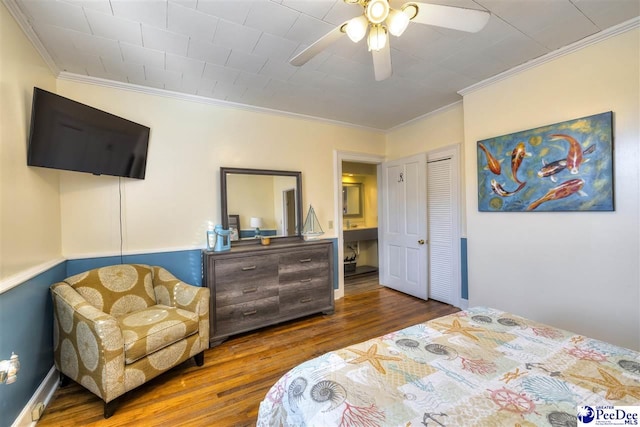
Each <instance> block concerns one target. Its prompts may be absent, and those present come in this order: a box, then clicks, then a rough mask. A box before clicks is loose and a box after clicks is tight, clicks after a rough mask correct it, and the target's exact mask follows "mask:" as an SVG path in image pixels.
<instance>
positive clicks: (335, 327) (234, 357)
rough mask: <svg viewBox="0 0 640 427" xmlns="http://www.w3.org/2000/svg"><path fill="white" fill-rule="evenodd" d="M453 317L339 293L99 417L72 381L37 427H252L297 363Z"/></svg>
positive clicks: (407, 303) (379, 292) (397, 301)
mask: <svg viewBox="0 0 640 427" xmlns="http://www.w3.org/2000/svg"><path fill="white" fill-rule="evenodd" d="M456 311H458V309H457V308H455V307H453V306H450V305H447V304H443V303H440V302H437V301H422V300H419V299H416V298H413V297H411V296H408V295H405V294H402V293H400V292H396V291H393V290H390V289H388V288H384V287H378V288H377V289H374V290H371V291H363V292H360V293H357V294H354V295H347V296H345V297H344V298H342V299H340V300H338V301H336V310H335V313H334V314H332V315H315V316H309V317H306V318H303V319H301V320H296V321H291V322H287V323H283V324H280V325H276V326H271V327H268V328H264V329H261V330H259V331H256V332H252V333H247V334H243V335H239V336H236V337H232V338H231V339H228V340H227V341H225V342H224V343H222V345H220V346H218V347H215V348H212V349H209V350H207V351H206V353H205V364H204V366H202V367H197V366H196V365H195V363H194V362H193V359H190V360H189V361H187V362H185V363H183V364H182V365H180V366H177V367H175V368H174V369H172V370H171V371H169V372H166V373H164V374H162V375H160V376H159V377H157V378H155V379H153V380H152V381H150V382H149V383H147V384H144V385H143V386H141V387H138V388H137V389H135V390H132V391H131V392H129V393H127V394H125V395H124V396H123V397H122V399H121V402H120V404H119V406H118V407H117V409H116V412H115V414H114V415H113V416H112V417H111V418H109V419H106V420H105V419H104V418H103V416H102V410H103V403H102V400H100V399H98V398H97V397H96V396H95V395H94V394H92V393H91V392H89V391H87V390H86V389H84V388H83V387H81V386H79V385H78V384H75V383H73V382H72V384H70V385H68V386H67V387H65V388H62V389H58V390H57V391H56V392H55V394H54V397H53V399H52V401H51V402H50V404H49V406H48V407H47V409H46V411H45V413H44V416H43V417H42V419H41V420H40V421H39V422H38V426H39V427H46V426H141V425H144V426H172V427H173V426H205V425H206V426H213V425H215V426H252V425H255V422H256V418H257V415H258V406H259V404H260V401H261V400H262V399H263V398H264V396H265V394H266V393H267V391H268V390H269V388H270V387H271V386H272V385H273V383H275V382H276V381H277V379H278V378H280V377H281V376H282V375H284V374H285V373H286V372H287V371H288V370H289V369H291V368H293V367H294V366H296V365H297V364H299V363H301V362H303V361H305V360H308V359H311V358H313V357H316V356H319V355H321V354H323V353H325V352H327V351H331V350H336V349H338V348H342V347H346V346H348V345H351V344H354V343H358V342H361V341H365V340H367V339H370V338H373V337H376V336H379V335H383V334H385V333H388V332H392V331H394V330H398V329H402V328H404V327H407V326H410V325H413V324H416V323H419V322H424V321H427V320H430V319H433V318H436V317H440V316H444V315H446V314H450V313H454V312H456Z"/></svg>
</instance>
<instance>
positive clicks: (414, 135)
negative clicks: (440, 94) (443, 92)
mask: <svg viewBox="0 0 640 427" xmlns="http://www.w3.org/2000/svg"><path fill="white" fill-rule="evenodd" d="M463 141H464V109H463V106H462V102H457V103H455V104H452V105H450V106H448V107H445V108H443V109H441V110H439V111H437V112H434V113H431V114H429V115H427V116H426V117H424V118H423V119H421V120H416V121H414V122H411V123H409V124H407V125H404V126H401V127H399V128H397V129H393V130H391V131H390V132H389V133H388V134H387V147H386V156H387V159H388V160H394V159H399V158H401V157H406V156H411V155H413V154H416V153H424V152H427V151H431V150H436V149H439V148H443V147H448V146H451V145H455V144H462V142H463Z"/></svg>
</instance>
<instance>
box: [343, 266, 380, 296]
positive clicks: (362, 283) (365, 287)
mask: <svg viewBox="0 0 640 427" xmlns="http://www.w3.org/2000/svg"><path fill="white" fill-rule="evenodd" d="M380 287H381V285H380V282H379V281H378V272H377V271H375V272H373V273H365V274H358V275H356V276H348V277H345V278H344V295H345V296H348V295H355V294H360V293H362V292H369V291H374V290H376V289H380Z"/></svg>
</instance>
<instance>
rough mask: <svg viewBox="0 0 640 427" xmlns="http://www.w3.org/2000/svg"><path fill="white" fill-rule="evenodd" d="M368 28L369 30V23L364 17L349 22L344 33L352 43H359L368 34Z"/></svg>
mask: <svg viewBox="0 0 640 427" xmlns="http://www.w3.org/2000/svg"><path fill="white" fill-rule="evenodd" d="M367 28H369V21H368V20H367V17H366V16H364V15H362V16H358V17H357V18H353V19H352V20H350V21H349V22H347V23H346V24H345V28H344V31H345V32H346V33H347V36H349V38H350V39H351V41H352V42H354V43H358V42H359V41H360V40H362V39H363V38H364V36H365V35H366V34H367Z"/></svg>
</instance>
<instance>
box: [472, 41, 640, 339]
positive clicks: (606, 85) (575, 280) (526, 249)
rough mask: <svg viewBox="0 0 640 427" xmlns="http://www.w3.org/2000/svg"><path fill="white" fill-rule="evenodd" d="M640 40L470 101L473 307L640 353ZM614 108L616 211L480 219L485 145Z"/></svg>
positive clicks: (567, 60)
mask: <svg viewBox="0 0 640 427" xmlns="http://www.w3.org/2000/svg"><path fill="white" fill-rule="evenodd" d="M639 33H640V31H639V30H638V29H635V30H633V31H629V32H627V33H624V34H622V35H618V36H616V37H612V38H609V39H607V40H605V41H602V42H600V43H597V44H595V45H592V46H589V47H587V48H584V49H582V50H579V51H577V52H575V53H572V54H570V55H567V56H563V57H561V58H559V59H556V60H554V61H552V62H548V63H546V64H543V65H540V66H538V67H536V68H533V69H530V70H528V71H526V72H523V73H520V74H518V75H516V76H514V77H511V78H508V79H506V80H503V81H500V82H498V83H495V84H492V85H491V86H488V87H486V88H484V89H480V90H477V91H475V92H473V93H470V94H467V95H466V96H465V97H464V119H465V154H466V170H467V171H468V173H467V179H466V190H467V192H466V194H467V196H466V204H467V235H468V251H469V302H470V305H489V306H493V307H497V308H500V309H504V310H507V311H512V312H515V313H517V314H521V315H524V316H527V317H530V318H533V319H536V320H539V321H542V322H545V323H549V324H552V325H555V326H559V327H563V328H566V329H569V330H572V331H574V332H578V333H582V334H587V335H590V336H593V337H595V338H599V339H602V340H606V341H609V342H612V343H614V344H618V345H622V346H626V347H629V348H633V349H635V350H639V349H640V310H639V309H638V306H639V303H640V274H639V267H638V265H639V260H640V252H639V246H640V245H639V243H640V237H639V236H640V230H639V229H638V226H639V218H640V211H639V207H638V202H639V195H640V191H639V182H638V181H639V173H638V171H639V169H640V167H639V165H640V160H639V150H638V146H639V143H638V141H639V140H640V119H639V117H640V108H639V103H640V83H639V81H640V79H639V78H638V76H639V75H640V67H639V52H640V46H639V40H640V34H639ZM606 111H613V114H614V120H613V122H614V130H613V132H614V139H615V141H614V147H615V151H614V173H615V176H614V183H615V192H614V193H615V209H616V210H615V212H579V213H569V212H537V213H485V212H478V209H477V192H476V191H477V175H476V173H477V171H476V161H477V158H476V154H477V153H476V150H477V148H476V142H477V141H478V140H482V139H485V138H489V137H492V136H498V135H504V134H508V133H511V132H516V131H519V130H525V129H531V128H535V127H538V126H542V125H547V124H551V123H557V122H561V121H564V120H569V119H574V118H578V117H584V116H588V115H592V114H597V113H602V112H606Z"/></svg>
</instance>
